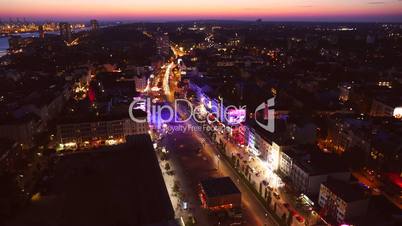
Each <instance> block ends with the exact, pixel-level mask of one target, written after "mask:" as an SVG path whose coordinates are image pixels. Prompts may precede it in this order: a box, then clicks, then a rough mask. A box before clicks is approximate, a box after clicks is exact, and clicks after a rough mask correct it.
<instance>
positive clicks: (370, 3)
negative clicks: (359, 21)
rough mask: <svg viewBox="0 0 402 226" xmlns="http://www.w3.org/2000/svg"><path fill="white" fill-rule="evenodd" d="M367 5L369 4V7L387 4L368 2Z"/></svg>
mask: <svg viewBox="0 0 402 226" xmlns="http://www.w3.org/2000/svg"><path fill="white" fill-rule="evenodd" d="M399 1H401V0H399ZM367 4H369V5H383V4H385V2H367Z"/></svg>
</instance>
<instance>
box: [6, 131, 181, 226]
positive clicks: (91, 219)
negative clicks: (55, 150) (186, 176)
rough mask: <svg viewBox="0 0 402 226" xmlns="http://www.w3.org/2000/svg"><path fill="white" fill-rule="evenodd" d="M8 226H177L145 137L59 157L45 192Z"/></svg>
mask: <svg viewBox="0 0 402 226" xmlns="http://www.w3.org/2000/svg"><path fill="white" fill-rule="evenodd" d="M10 225H27V226H28V225H41V226H47V225H58V226H64V225H65V226H71V225H76V226H80V225H82V226H91V225H96V226H103V225H105V226H106V225H107V226H109V225H116V226H117V225H124V226H126V225H127V226H128V225H133V226H137V225H138V226H142V225H147V226H150V225H158V226H159V225H163V226H165V225H176V224H175V223H174V211H173V208H172V205H171V202H170V199H169V196H168V192H167V189H166V187H165V184H164V181H163V178H162V174H161V171H160V168H159V165H158V161H157V158H156V155H155V152H154V149H153V147H152V142H151V140H150V137H149V136H148V135H139V136H133V137H129V138H128V141H127V143H126V144H122V145H118V146H113V147H108V148H101V149H99V150H94V151H91V152H85V153H76V154H70V155H65V156H63V157H61V159H60V161H59V163H58V164H57V166H56V169H55V177H54V180H53V181H52V183H51V185H50V192H49V193H48V194H46V195H43V196H42V197H41V199H40V200H39V201H36V202H33V204H32V205H31V206H30V207H29V208H28V209H26V210H25V211H24V212H23V213H21V214H20V215H19V216H17V219H16V220H15V222H13V223H12V224H10Z"/></svg>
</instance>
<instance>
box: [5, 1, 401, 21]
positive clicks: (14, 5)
mask: <svg viewBox="0 0 402 226" xmlns="http://www.w3.org/2000/svg"><path fill="white" fill-rule="evenodd" d="M7 1H8V0H0V15H2V16H4V17H34V18H60V17H62V18H77V17H78V18H87V17H91V18H92V17H93V18H95V17H96V18H117V19H120V18H127V19H130V18H132V19H136V18H153V17H155V18H172V17H174V18H180V17H185V18H191V17H194V18H206V19H213V18H274V17H278V18H286V17H319V16H323V17H325V16H327V17H330V16H381V15H385V16H386V15H397V16H398V17H399V18H400V19H402V1H398V0H387V1H385V2H386V4H380V3H378V2H372V1H366V0H361V2H360V3H356V2H351V1H348V2H346V1H345V2H343V1H339V0H338V1H330V0H320V1H317V2H316V1H311V2H310V1H309V2H307V3H308V4H307V5H306V3H304V5H303V1H301V0H299V1H298V0H295V1H291V0H282V1H275V0H271V1H270V0H267V1H266V2H261V1H257V0H248V1H243V0H232V2H231V4H230V5H229V4H228V3H227V2H225V1H223V0H215V1H211V0H204V1H203V2H201V3H195V2H188V1H183V0H170V1H169V2H168V1H162V0H154V1H153V2H144V1H137V2H131V1H126V0H115V1H113V4H111V3H110V2H109V1H106V0H94V1H91V2H82V1H78V0H70V1H68V2H66V1H62V2H59V1H58V2H54V1H51V0H37V1H35V4H32V1H27V0H13V2H10V1H8V2H7ZM270 2H271V4H270ZM272 3H274V4H272Z"/></svg>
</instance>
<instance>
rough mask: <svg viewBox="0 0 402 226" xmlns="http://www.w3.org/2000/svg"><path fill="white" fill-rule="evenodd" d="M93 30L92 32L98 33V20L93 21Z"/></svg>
mask: <svg viewBox="0 0 402 226" xmlns="http://www.w3.org/2000/svg"><path fill="white" fill-rule="evenodd" d="M91 29H92V31H96V30H98V29H99V23H98V21H97V20H91Z"/></svg>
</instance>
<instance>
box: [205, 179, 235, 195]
mask: <svg viewBox="0 0 402 226" xmlns="http://www.w3.org/2000/svg"><path fill="white" fill-rule="evenodd" d="M201 187H202V189H203V190H204V192H205V195H206V196H208V197H218V196H224V195H231V194H240V190H239V189H238V188H237V187H236V185H235V184H234V183H233V181H232V179H230V177H220V178H211V179H207V180H204V181H201Z"/></svg>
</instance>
